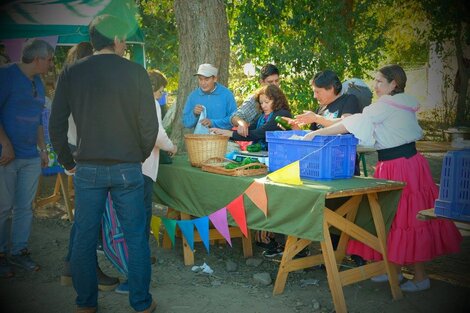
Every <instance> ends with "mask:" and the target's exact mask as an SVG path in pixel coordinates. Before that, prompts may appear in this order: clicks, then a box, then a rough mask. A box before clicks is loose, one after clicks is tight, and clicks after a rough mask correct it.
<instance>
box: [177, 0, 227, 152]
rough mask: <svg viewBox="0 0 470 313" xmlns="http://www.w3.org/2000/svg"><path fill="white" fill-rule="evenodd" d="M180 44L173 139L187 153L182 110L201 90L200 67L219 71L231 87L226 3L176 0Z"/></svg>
mask: <svg viewBox="0 0 470 313" xmlns="http://www.w3.org/2000/svg"><path fill="white" fill-rule="evenodd" d="M174 10H175V17H176V25H177V28H178V41H179V51H178V53H179V78H180V81H179V84H178V85H179V87H178V94H177V99H176V103H175V106H176V108H174V110H175V112H174V120H173V123H172V132H171V139H172V140H173V142H175V143H177V144H178V148H179V151H184V150H185V147H184V143H183V139H184V138H183V137H184V130H183V124H182V111H183V108H184V105H185V103H186V98H187V97H188V95H189V93H190V92H191V91H192V90H194V89H195V88H196V87H198V83H197V78H196V77H194V74H195V73H196V72H197V68H198V66H199V64H202V63H211V64H213V65H214V66H215V67H217V68H218V69H219V76H218V81H219V82H220V83H221V84H223V85H225V86H227V82H228V68H229V59H230V41H229V37H228V22H227V15H226V12H225V4H224V2H223V0H175V2H174Z"/></svg>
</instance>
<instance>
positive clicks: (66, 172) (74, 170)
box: [64, 165, 77, 176]
mask: <svg viewBox="0 0 470 313" xmlns="http://www.w3.org/2000/svg"><path fill="white" fill-rule="evenodd" d="M76 171H77V166H76V165H75V166H74V167H73V168H71V169H70V170H67V169H66V170H64V172H65V174H66V175H68V176H72V175H75V172H76Z"/></svg>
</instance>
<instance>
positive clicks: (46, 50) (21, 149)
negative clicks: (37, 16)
mask: <svg viewBox="0 0 470 313" xmlns="http://www.w3.org/2000/svg"><path fill="white" fill-rule="evenodd" d="M53 53H54V49H53V48H52V47H51V45H50V44H48V43H47V42H45V41H43V40H32V41H29V42H27V43H26V45H25V47H24V49H23V54H22V58H21V62H20V63H11V64H8V65H5V66H2V67H0V277H11V276H13V274H14V272H13V270H12V268H11V264H13V265H17V266H20V267H22V268H24V269H26V270H29V271H37V270H39V266H38V265H37V264H36V263H35V262H34V261H33V260H32V259H31V257H30V256H29V251H28V240H29V235H30V233H31V224H32V221H33V208H32V203H33V199H34V196H35V194H36V189H37V186H38V181H39V175H40V173H41V165H42V166H47V163H48V157H47V152H46V145H45V142H44V130H43V126H42V125H41V115H42V111H43V109H44V104H45V90H44V85H43V83H42V81H41V78H40V76H39V75H40V74H45V73H47V72H48V71H49V69H50V67H51V66H52V65H53V61H52V56H53ZM10 215H11V216H12V220H11V226H10V227H9V226H8V220H9V217H10ZM9 228H11V230H10V232H8V229H9ZM9 247H11V250H10V251H8V248H9ZM8 252H9V253H10V256H9V258H8V260H7V258H6V256H7V254H8Z"/></svg>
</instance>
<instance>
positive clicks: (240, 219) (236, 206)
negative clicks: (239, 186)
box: [227, 194, 248, 237]
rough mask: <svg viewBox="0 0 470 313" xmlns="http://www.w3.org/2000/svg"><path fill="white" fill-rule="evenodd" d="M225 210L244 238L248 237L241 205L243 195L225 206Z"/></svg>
mask: <svg viewBox="0 0 470 313" xmlns="http://www.w3.org/2000/svg"><path fill="white" fill-rule="evenodd" d="M227 210H228V211H229V212H230V214H231V215H232V217H233V219H234V220H235V223H237V225H238V227H240V230H241V231H242V233H243V235H245V237H248V229H247V227H246V216H245V205H244V204H243V194H241V195H239V196H238V197H237V198H236V199H235V200H233V201H232V202H230V203H229V204H228V205H227Z"/></svg>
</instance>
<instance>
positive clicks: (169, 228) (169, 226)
mask: <svg viewBox="0 0 470 313" xmlns="http://www.w3.org/2000/svg"><path fill="white" fill-rule="evenodd" d="M162 222H163V225H165V230H166V232H167V233H168V236H169V237H170V240H171V244H172V245H173V247H174V246H175V231H176V220H172V219H168V218H166V217H162Z"/></svg>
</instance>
